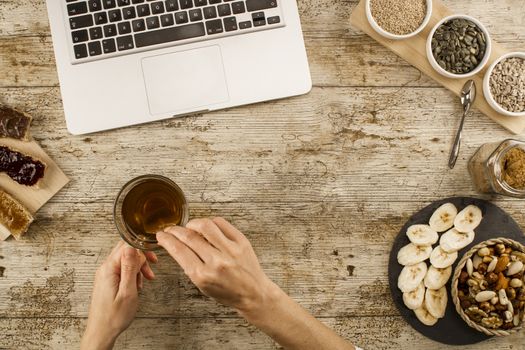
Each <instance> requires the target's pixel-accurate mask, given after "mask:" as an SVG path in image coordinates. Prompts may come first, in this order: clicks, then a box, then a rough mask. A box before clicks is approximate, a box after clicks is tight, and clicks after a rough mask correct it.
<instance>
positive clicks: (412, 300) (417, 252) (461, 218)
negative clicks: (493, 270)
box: [397, 203, 483, 326]
mask: <svg viewBox="0 0 525 350" xmlns="http://www.w3.org/2000/svg"><path fill="white" fill-rule="evenodd" d="M482 219H483V214H482V212H481V210H480V209H479V208H478V207H476V206H474V205H469V206H467V207H466V208H464V209H463V210H462V211H460V212H459V213H458V209H457V208H456V206H455V205H454V204H452V203H446V204H443V205H442V206H440V207H439V208H438V209H437V210H436V211H435V212H434V213H433V214H432V217H431V218H430V220H429V223H428V225H427V224H420V225H413V226H410V227H409V228H408V230H407V232H406V234H407V237H408V239H409V240H410V243H409V244H408V245H406V246H404V247H403V248H401V249H400V250H399V252H398V255H397V261H398V263H399V264H401V265H403V266H404V268H403V270H402V271H401V273H400V275H399V278H398V288H399V289H400V290H401V291H402V292H403V302H404V303H405V305H406V306H407V307H408V308H409V309H411V310H414V313H415V315H416V317H417V318H418V319H419V321H420V322H421V323H423V324H424V325H427V326H433V325H434V324H436V323H437V321H438V320H439V319H440V318H443V317H444V316H445V311H446V308H447V303H448V294H447V289H446V284H447V282H448V281H449V279H450V276H451V275H452V264H454V262H455V261H456V259H457V257H458V251H459V250H461V249H463V248H465V247H466V246H468V245H469V244H470V243H472V242H473V241H474V236H475V233H474V230H475V229H476V228H477V227H478V226H479V224H480V223H481V220H482ZM440 232H444V233H443V234H442V235H441V237H440V236H439V233H440ZM438 240H439V245H437V246H436V247H435V248H432V245H434V244H435V243H437V242H438ZM427 259H430V267H428V266H427V263H426V262H425V261H426V260H427Z"/></svg>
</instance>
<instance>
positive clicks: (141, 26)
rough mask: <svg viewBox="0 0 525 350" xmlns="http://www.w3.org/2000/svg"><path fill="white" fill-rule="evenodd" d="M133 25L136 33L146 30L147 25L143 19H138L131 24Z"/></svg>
mask: <svg viewBox="0 0 525 350" xmlns="http://www.w3.org/2000/svg"><path fill="white" fill-rule="evenodd" d="M131 24H132V26H133V31H134V32H142V31H143V30H145V29H146V23H144V20H143V19H136V20H134V21H133V22H131Z"/></svg>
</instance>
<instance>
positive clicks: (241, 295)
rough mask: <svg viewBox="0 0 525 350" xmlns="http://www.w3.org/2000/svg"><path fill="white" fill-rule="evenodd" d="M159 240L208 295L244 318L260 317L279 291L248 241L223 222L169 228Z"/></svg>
mask: <svg viewBox="0 0 525 350" xmlns="http://www.w3.org/2000/svg"><path fill="white" fill-rule="evenodd" d="M157 240H158V242H159V244H160V245H161V246H162V247H164V248H165V249H166V250H167V251H168V253H169V254H170V255H171V256H172V257H173V258H174V259H175V260H176V261H177V262H178V263H179V265H180V266H181V267H182V268H183V270H184V272H185V273H186V275H188V277H189V278H190V279H191V280H192V282H193V283H194V284H195V285H196V286H197V287H198V288H199V289H200V290H201V291H202V292H203V293H204V294H205V295H207V296H209V297H212V298H214V299H215V300H217V301H218V302H219V303H221V304H224V305H227V306H231V307H233V308H235V309H236V310H237V311H238V312H239V313H240V314H241V315H242V316H244V317H248V316H249V315H250V314H252V313H257V311H258V309H259V308H261V307H263V305H265V299H267V298H268V295H269V293H270V291H271V290H272V289H273V288H274V287H276V286H275V285H274V284H273V283H272V282H271V281H270V280H269V279H268V277H267V276H266V274H265V273H264V272H263V270H262V269H261V266H260V265H259V261H258V260H257V256H256V255H255V252H254V251H253V248H252V246H251V244H250V242H249V241H248V239H247V238H246V237H245V236H244V235H243V234H242V233H241V232H240V231H239V230H237V229H236V228H235V227H233V226H232V225H231V224H230V223H228V222H227V221H226V220H224V219H222V218H215V219H213V220H210V219H196V220H191V221H190V222H189V223H188V224H187V225H186V227H185V228H183V227H171V228H167V229H165V230H164V232H159V233H157Z"/></svg>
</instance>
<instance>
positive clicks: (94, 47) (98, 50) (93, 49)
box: [88, 41, 102, 56]
mask: <svg viewBox="0 0 525 350" xmlns="http://www.w3.org/2000/svg"><path fill="white" fill-rule="evenodd" d="M88 51H89V55H90V56H98V55H102V47H101V46H100V41H93V42H90V43H89V44H88Z"/></svg>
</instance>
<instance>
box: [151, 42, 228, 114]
mask: <svg viewBox="0 0 525 350" xmlns="http://www.w3.org/2000/svg"><path fill="white" fill-rule="evenodd" d="M142 71H143V73H144V82H145V84H146V91H147V95H148V101H149V109H150V112H151V114H153V115H156V114H165V113H173V114H177V112H179V111H180V112H182V111H188V110H193V111H197V110H199V109H207V108H208V107H209V106H210V105H214V104H217V103H222V102H226V101H228V100H229V94H228V87H227V85H226V78H225V74H224V65H223V63H222V55H221V50H220V48H219V46H209V47H204V48H199V49H194V50H189V51H183V52H176V53H171V54H166V55H160V56H153V57H147V58H144V59H143V60H142Z"/></svg>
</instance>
